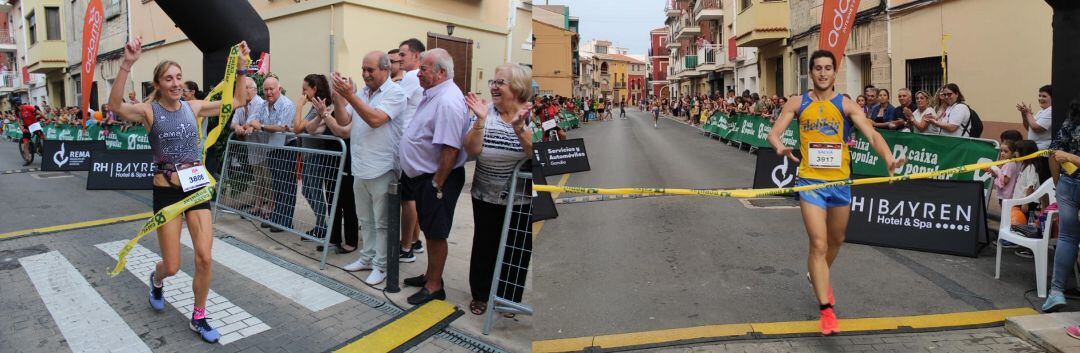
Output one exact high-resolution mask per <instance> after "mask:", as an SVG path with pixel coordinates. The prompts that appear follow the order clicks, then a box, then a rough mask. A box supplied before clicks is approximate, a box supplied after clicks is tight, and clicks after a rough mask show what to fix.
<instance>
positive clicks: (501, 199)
mask: <svg viewBox="0 0 1080 353" xmlns="http://www.w3.org/2000/svg"><path fill="white" fill-rule="evenodd" d="M531 82H532V70H531V69H529V68H528V67H525V66H522V65H518V64H503V65H500V66H499V67H498V68H496V69H495V77H494V78H493V79H492V80H491V81H489V82H488V86H489V88H490V89H491V98H492V104H488V103H487V102H484V101H482V100H480V98H478V97H477V96H476V94H475V93H472V92H470V93H469V95H468V97H466V99H465V102H466V104H467V105H468V106H469V109H470V110H472V112H473V114H475V115H476V120H474V121H473V124H472V128H471V129H469V132H468V133H467V134H466V135H465V140H464V143H463V145H464V149H465V152H466V153H467V154H468V155H469V156H470V157H476V173H475V174H474V175H473V183H472V207H473V222H474V223H475V225H476V228H475V229H474V231H473V246H472V256H471V257H470V265H469V287H470V289H471V292H472V301H471V302H470V303H469V311H470V312H472V313H473V314H475V315H481V314H483V313H484V312H485V311H486V310H487V306H488V297H490V295H491V284H492V283H491V282H492V277H493V276H494V271H495V266H496V264H495V260H496V257H498V253H499V246H500V245H501V240H502V239H501V237H502V229H503V228H504V227H507V226H509V227H511V229H525V230H526V233H524V234H522V233H521V232H510V233H509V234H508V235H507V236H508V237H512V238H510V239H507V241H508V242H509V245H508V246H507V247H506V249H505V253H504V258H505V259H514V260H516V263H515V264H514V266H509V265H505V264H504V265H502V275H501V276H500V277H501V278H502V279H503V280H504V281H505V282H500V283H499V287H498V295H499V297H502V298H507V299H510V300H513V301H515V302H520V301H521V295H522V291H523V289H524V288H525V276H526V271H527V269H528V268H529V260H530V254H531V253H532V231H531V228H532V227H531V224H532V220H531V216H529V215H531V214H532V212H531V208H532V203H531V201H530V200H528V199H524V200H522V199H515V198H513V197H512V196H510V195H508V194H507V192H506V191H505V190H504V189H505V188H506V187H507V186H506V185H507V183H508V182H509V180H510V177H511V176H512V175H513V172H514V168H515V167H516V166H517V163H518V162H519V161H522V160H525V159H527V158H530V157H531V156H532V153H533V152H532V130H531V129H529V128H526V126H525V122H526V121H528V120H529V117H528V115H529V111H530V106H529V104H528V103H526V102H528V101H529V96H530V95H532V90H531V89H530V84H531ZM528 189H530V188H529V187H528V186H527V185H522V186H521V189H518V190H528ZM518 190H511V191H512V192H513V194H517V193H518ZM509 204H512V205H513V208H514V210H513V213H512V215H511V216H510V220H509V221H510V225H507V224H504V223H503V221H504V219H505V217H503V216H504V215H505V212H506V207H507V205H509ZM507 283H510V284H513V285H507ZM504 316H506V317H512V316H513V314H505V315H504Z"/></svg>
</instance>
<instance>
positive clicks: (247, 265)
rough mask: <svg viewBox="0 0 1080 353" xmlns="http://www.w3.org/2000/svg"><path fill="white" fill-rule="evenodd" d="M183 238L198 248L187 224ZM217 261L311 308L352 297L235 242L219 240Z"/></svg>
mask: <svg viewBox="0 0 1080 353" xmlns="http://www.w3.org/2000/svg"><path fill="white" fill-rule="evenodd" d="M180 242H181V243H183V244H184V245H185V246H187V247H188V248H192V249H194V247H193V246H192V244H191V236H190V235H189V234H188V230H187V229H186V228H185V229H184V230H182V231H181V234H180ZM212 252H213V258H214V262H217V263H220V264H222V265H224V266H225V267H228V268H229V269H231V270H233V271H236V272H237V273H239V274H241V275H243V276H244V277H247V278H250V279H251V280H253V281H255V282H258V283H259V284H261V285H263V286H264V287H266V288H269V289H270V290H272V291H274V292H276V293H278V294H280V295H281V296H283V297H286V298H289V299H291V300H292V301H294V302H296V303H297V304H300V305H301V306H303V307H305V308H307V309H308V310H311V311H319V310H322V309H326V308H328V307H331V306H333V305H335V304H339V303H343V302H345V301H347V300H349V298H348V297H346V296H344V295H342V294H341V293H338V292H336V291H334V290H331V289H330V288H326V287H325V286H323V285H321V284H318V283H316V282H315V281H312V280H310V279H308V278H306V277H304V276H301V275H299V274H297V273H295V272H292V271H289V270H286V269H284V268H282V267H281V266H278V265H275V264H273V263H272V262H270V261H267V260H265V259H263V258H261V257H258V256H255V255H253V254H251V253H248V252H246V251H243V250H240V249H239V248H237V247H235V246H233V245H232V244H229V243H226V242H223V241H215V242H214V246H213V248H212Z"/></svg>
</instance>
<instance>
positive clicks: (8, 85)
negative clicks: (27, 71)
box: [0, 71, 22, 92]
mask: <svg viewBox="0 0 1080 353" xmlns="http://www.w3.org/2000/svg"><path fill="white" fill-rule="evenodd" d="M21 85H22V77H20V75H19V72H18V71H0V92H11V91H12V90H14V89H15V88H17V87H19V86H21Z"/></svg>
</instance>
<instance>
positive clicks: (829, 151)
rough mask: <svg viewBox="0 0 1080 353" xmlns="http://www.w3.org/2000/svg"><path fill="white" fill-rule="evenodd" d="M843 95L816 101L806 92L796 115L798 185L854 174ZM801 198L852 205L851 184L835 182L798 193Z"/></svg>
mask: <svg viewBox="0 0 1080 353" xmlns="http://www.w3.org/2000/svg"><path fill="white" fill-rule="evenodd" d="M843 107H844V96H842V95H839V94H837V95H836V96H835V97H833V98H832V99H830V100H827V101H815V100H813V99H811V98H810V93H809V92H807V93H803V95H802V103H801V104H799V110H797V111H796V112H795V116H796V118H797V120H798V124H799V152H800V153H801V155H802V160H800V161H799V170H798V173H797V175H798V181H797V182H796V184H795V185H796V186H802V185H813V184H820V183H825V182H830V181H838V180H845V179H849V178H850V177H851V154H850V153H848V145H847V141H846V139H847V137H848V136H850V135H851V129H852V125H853V124H852V123H851V119H850V118H849V117H848V116H846V115H844V113H843ZM799 199H800V200H802V201H806V202H808V203H810V204H813V205H815V206H818V207H821V208H830V207H843V206H849V205H851V187H850V186H834V187H828V188H823V189H817V190H811V191H804V192H800V193H799Z"/></svg>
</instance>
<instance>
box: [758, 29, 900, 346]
mask: <svg viewBox="0 0 1080 353" xmlns="http://www.w3.org/2000/svg"><path fill="white" fill-rule="evenodd" d="M810 72H811V77H812V78H813V81H814V88H813V90H811V91H808V92H806V93H803V95H802V99H792V100H790V101H788V103H787V104H785V105H784V108H783V111H782V112H781V113H780V117H779V118H777V119H776V124H775V125H773V129H772V132H770V133H769V137H768V141H769V144H770V145H772V147H773V148H774V149H776V154H777V155H779V156H786V157H787V158H789V159H791V160H792V161H794V162H796V163H799V169H798V172H797V175H798V180H797V181H796V184H795V185H796V186H804V185H814V184H822V183H828V182H834V181H843V180H849V179H851V155H850V153H849V151H848V145H847V143H845V141H844V136H847V135H848V134H849V133H850V130H851V128H852V126H854V127H856V128H858V129H859V131H860V132H862V133H863V135H865V136H866V137H867V138H868V139H869V140H870V146H871V147H873V148H874V151H876V152H877V154H878V155H880V156H881V158H882V159H883V160H884V161H885V165H886V166H888V170H889V175H890V176H892V173H893V171H894V170H896V168H898V167H900V166H902V165H903V164H904V162H905V160H904V159H902V158H901V159H899V160H894V159H893V155H892V153H891V152H890V151H889V146H888V145H887V144H886V143H885V139H884V138H882V137H881V135H880V134H878V132H877V131H876V130H874V126H873V125H872V124H871V120H870V119H867V118H866V113H864V112H863V111H862V109H860V108H859V106H858V105H857V104H856V103H855V102H854V101H852V100H851V99H849V98H845V97H844V96H842V95H839V94H837V93H836V91H835V90H834V86H833V83H834V81H835V79H836V57H835V56H833V54H832V52H830V51H827V50H818V51H815V52H814V53H813V54H812V55H811V56H810ZM796 118H798V124H799V152H800V153H801V155H802V159H801V160H800V159H799V158H798V157H795V155H794V153H793V150H792V149H791V148H790V147H787V146H785V145H784V144H783V142H781V141H780V134H782V133H783V132H784V131H785V130H787V127H788V124H791V121H792V120H794V119H796ZM799 200H800V205H799V206H800V208H801V209H802V217H803V222H805V223H806V233H807V235H808V236H809V237H810V250H809V255H808V257H807V267H808V268H809V270H810V272H809V273H808V276H809V277H810V282H811V284H813V286H814V293H815V295H816V296H817V300H818V303H819V304H820V307H819V309H820V310H821V322H820V328H821V334H822V335H825V336H829V335H832V334H835V333H838V332H839V325H838V323H837V320H836V313H835V311H834V308H833V305H835V300H834V299H833V291H832V285H831V284H830V281H829V268H830V267H831V266H832V264H833V261H835V260H836V255H837V254H838V253H839V251H840V246H841V245H842V244H843V243H844V234H845V231H846V228H847V224H848V216H850V215H851V186H849V185H844V186H830V187H826V188H823V189H817V190H812V191H803V192H799Z"/></svg>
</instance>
